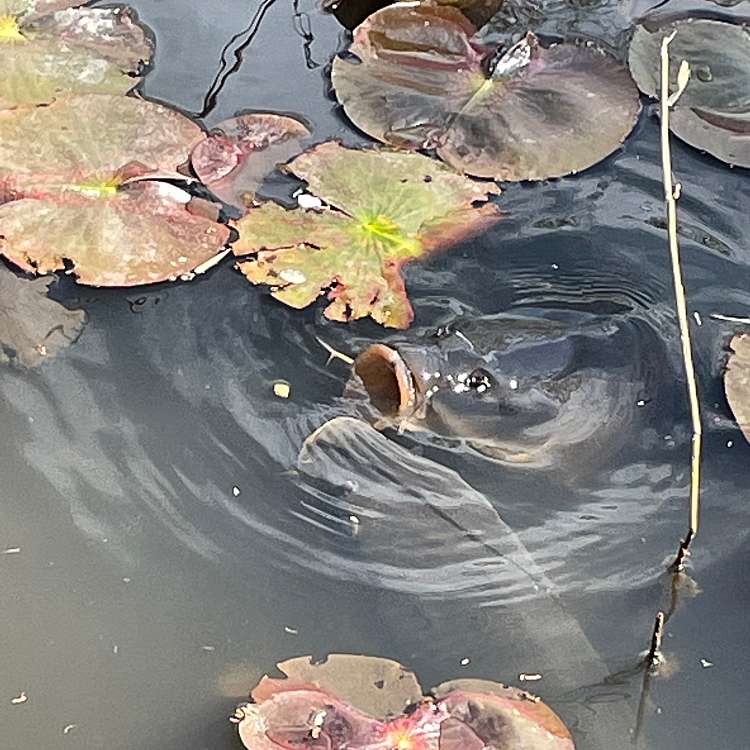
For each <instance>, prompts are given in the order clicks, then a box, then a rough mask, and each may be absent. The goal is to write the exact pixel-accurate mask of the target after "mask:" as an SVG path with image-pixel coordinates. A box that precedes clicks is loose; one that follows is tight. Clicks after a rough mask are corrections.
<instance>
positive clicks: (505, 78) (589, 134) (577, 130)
mask: <svg viewBox="0 0 750 750" xmlns="http://www.w3.org/2000/svg"><path fill="white" fill-rule="evenodd" d="M475 33H476V28H475V27H474V26H473V25H472V24H471V23H470V22H469V21H468V20H467V19H466V18H465V17H464V16H463V15H462V14H461V13H460V12H459V11H458V10H456V9H455V8H451V7H443V6H440V5H435V4H432V3H429V2H424V3H419V4H411V3H401V4H398V5H394V6H391V7H388V8H384V9H383V10H381V11H378V12H377V13H375V14H373V15H372V16H370V17H369V18H368V19H367V20H366V21H365V22H364V23H362V24H361V25H360V26H359V27H358V28H357V29H356V31H355V33H354V41H353V43H352V45H351V47H350V49H349V54H348V55H347V56H346V57H338V58H336V60H334V63H333V68H332V82H333V86H334V89H335V91H336V96H337V98H338V100H339V102H340V103H341V104H342V105H343V107H344V110H345V112H346V113H347V115H348V116H349V117H350V118H351V120H352V121H353V122H354V124H355V125H356V126H357V127H359V128H360V129H361V130H363V131H364V132H365V133H367V134H368V135H370V136H372V137H373V138H376V139H378V140H380V141H383V142H384V143H388V144H390V145H393V146H398V147H401V148H412V149H424V148H427V149H435V150H436V152H437V154H438V156H439V157H440V158H441V159H443V160H444V161H446V162H447V163H448V164H450V165H451V166H453V167H454V168H456V169H458V170H461V171H463V172H466V173H467V174H470V175H474V176H477V177H489V178H493V179H496V180H511V181H516V180H540V179H545V178H548V177H560V176H563V175H566V174H571V173H575V172H579V171H581V170H583V169H586V168H587V167H590V166H592V165H593V164H596V163H597V162H599V161H601V160H602V159H604V158H605V157H606V156H608V155H609V154H611V153H612V152H613V151H615V150H616V149H617V148H618V147H619V146H620V144H621V143H622V142H623V141H624V139H625V138H626V137H627V135H628V134H629V133H630V131H631V130H632V129H633V127H634V125H635V123H636V120H637V118H638V114H639V112H640V100H639V96H638V91H637V89H636V87H635V85H634V84H633V81H632V80H631V78H630V75H629V73H628V70H627V68H626V67H625V66H623V65H622V64H621V63H620V62H618V61H617V60H616V59H615V58H614V57H612V56H611V55H609V54H607V53H605V52H604V51H603V50H601V49H599V48H597V47H595V46H594V45H583V44H550V45H545V44H543V43H542V42H541V41H540V40H539V39H538V38H537V37H536V36H534V35H533V34H531V33H529V34H527V36H526V37H525V38H524V39H522V40H521V41H520V42H518V43H517V44H516V45H515V46H513V47H511V48H510V49H509V50H507V51H505V52H504V53H503V54H502V55H498V50H497V49H495V48H492V47H485V46H482V45H479V44H478V43H477V42H476V41H475V40H474V39H473V37H474V34H475ZM488 70H489V71H490V72H489V73H487V72H486V71H488Z"/></svg>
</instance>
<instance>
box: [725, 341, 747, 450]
mask: <svg viewBox="0 0 750 750" xmlns="http://www.w3.org/2000/svg"><path fill="white" fill-rule="evenodd" d="M729 346H730V348H731V350H732V353H731V354H730V355H729V360H728V362H727V371H726V374H725V375H724V389H725V391H726V394H727V401H728V402H729V406H730V407H731V408H732V413H733V414H734V418H735V419H736V420H737V425H738V426H739V428H740V430H742V434H743V435H744V436H745V438H746V439H747V441H748V442H750V333H739V334H737V335H736V336H735V337H734V338H733V339H732V342H731V344H730V345H729Z"/></svg>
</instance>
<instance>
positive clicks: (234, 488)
mask: <svg viewBox="0 0 750 750" xmlns="http://www.w3.org/2000/svg"><path fill="white" fill-rule="evenodd" d="M232 494H233V495H234V496H235V497H239V495H240V488H239V487H237V485H235V486H234V487H232Z"/></svg>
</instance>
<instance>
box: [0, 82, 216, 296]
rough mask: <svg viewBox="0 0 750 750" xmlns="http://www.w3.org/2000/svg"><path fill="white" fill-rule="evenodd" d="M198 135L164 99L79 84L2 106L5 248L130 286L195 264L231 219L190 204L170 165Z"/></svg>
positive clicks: (39, 266) (32, 264)
mask: <svg viewBox="0 0 750 750" xmlns="http://www.w3.org/2000/svg"><path fill="white" fill-rule="evenodd" d="M203 137H204V135H203V131H202V130H201V129H200V128H199V127H198V126H197V125H195V124H194V123H192V122H191V121H190V120H189V119H187V118H186V117H184V116H183V115H181V114H179V113H178V112H175V111H173V110H171V109H168V108H167V107H164V106H161V105H159V104H155V103H152V102H146V101H143V100H141V99H135V98H130V97H117V96H109V95H103V94H83V95H77V96H73V97H69V98H66V99H61V100H60V101H57V102H54V103H53V104H51V105H50V106H48V107H20V108H18V109H14V110H8V111H3V112H0V203H2V201H3V200H6V201H9V202H6V203H5V204H3V205H0V226H2V234H1V235H0V255H4V256H5V257H6V258H7V259H8V260H10V261H12V262H13V263H15V264H16V265H17V266H19V267H20V268H22V269H24V270H26V271H29V272H37V273H49V272H51V271H54V270H60V269H63V268H65V267H66V263H70V264H71V266H72V268H71V272H72V273H74V274H76V276H77V277H78V280H79V281H80V282H81V283H84V284H92V285H96V286H132V285H136V284H149V283H153V282H157V281H165V280H173V279H176V278H178V277H181V276H185V275H187V274H190V273H191V272H192V271H193V270H194V269H196V268H197V267H199V266H202V265H203V264H205V263H206V261H208V260H209V259H210V258H212V257H213V256H215V255H216V254H217V253H218V252H219V250H220V249H221V248H222V247H223V246H224V245H225V244H226V242H227V239H228V237H229V229H228V228H227V227H226V226H224V225H222V224H217V223H216V222H215V221H213V220H212V219H211V218H207V217H204V216H201V215H199V214H198V212H197V203H196V202H195V201H194V200H192V199H191V197H190V196H189V195H188V194H187V193H185V192H184V191H182V190H180V189H179V188H176V187H174V186H172V185H169V184H167V183H163V182H158V181H156V180H155V179H154V178H156V177H159V176H163V175H164V174H165V173H166V174H167V175H170V174H174V173H175V170H176V169H177V167H178V166H180V165H182V164H184V163H185V162H186V161H187V159H188V156H189V154H190V152H191V150H192V149H193V147H194V146H195V145H196V144H197V143H198V142H199V141H200V140H202V139H203Z"/></svg>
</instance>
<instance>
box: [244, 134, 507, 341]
mask: <svg viewBox="0 0 750 750" xmlns="http://www.w3.org/2000/svg"><path fill="white" fill-rule="evenodd" d="M287 169H288V171H289V172H292V173H293V174H295V175H297V176H298V177H300V178H301V179H303V180H305V181H306V182H307V183H308V185H309V188H310V190H311V191H312V192H313V193H314V194H315V195H317V196H318V197H320V198H321V199H323V200H324V201H326V203H328V204H329V205H330V207H331V208H326V209H324V210H321V211H306V210H303V209H295V210H292V211H288V210H285V209H284V208H282V207H281V206H279V205H277V204H275V203H264V204H262V205H261V206H260V207H258V208H253V209H251V210H250V211H249V213H248V215H247V216H245V217H244V218H243V219H241V220H240V222H239V224H238V227H237V228H238V229H239V233H240V237H239V240H238V241H237V243H236V244H235V245H234V253H235V255H245V254H247V253H257V255H256V257H255V258H253V259H252V260H248V261H244V262H242V263H240V264H239V268H240V270H241V271H242V273H244V274H245V276H246V277H247V278H248V279H249V280H250V281H251V282H252V283H254V284H269V285H271V287H272V289H273V296H274V297H276V299H278V300H280V301H282V302H284V303H286V304H287V305H290V306H291V307H295V308H303V307H307V306H308V305H309V304H311V303H312V302H313V301H314V300H315V299H316V298H317V297H318V296H319V295H320V294H321V293H323V292H326V293H327V296H328V299H329V300H331V304H330V305H329V306H328V307H327V308H326V310H325V315H326V316H327V317H328V318H331V319H332V320H340V321H348V320H355V319H357V318H362V317H365V316H368V315H370V316H371V317H373V318H374V319H375V320H376V321H378V322H379V323H382V324H383V325H386V326H389V327H392V328H406V327H408V325H409V324H410V323H411V321H412V319H413V317H414V313H413V311H412V308H411V305H410V304H409V300H408V298H407V296H406V289H405V287H404V281H403V279H402V277H401V266H402V265H403V264H404V263H407V262H409V261H411V260H414V259H415V258H420V257H423V256H425V255H427V254H429V253H431V252H434V251H435V250H437V249H439V248H443V247H447V246H449V245H451V244H452V243H455V242H457V241H459V240H460V239H462V238H465V237H468V236H471V235H474V234H477V233H479V232H481V231H482V230H483V229H485V228H487V227H489V226H491V225H493V224H494V223H495V222H496V221H498V219H499V218H500V213H499V211H498V209H497V207H496V206H495V205H494V204H491V203H483V205H481V206H479V207H475V206H474V203H476V202H484V201H486V200H487V196H488V195H490V194H497V193H498V192H499V189H498V188H497V186H496V185H494V184H491V183H485V184H479V183H476V182H472V181H471V180H468V179H466V178H465V177H462V176H460V175H457V174H455V173H454V172H452V171H451V170H450V169H448V168H446V167H445V166H443V165H441V164H439V163H437V162H435V161H434V160H432V159H429V158H427V157H425V156H421V155H420V154H404V153H394V152H391V151H380V150H355V149H348V148H344V147H343V146H341V145H339V144H337V143H334V142H328V143H324V144H322V145H320V146H316V147H315V148H314V149H311V150H310V151H307V152H306V153H304V154H302V155H301V156H298V157H297V158H296V159H295V160H294V161H293V162H291V164H289V165H288V167H287Z"/></svg>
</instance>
